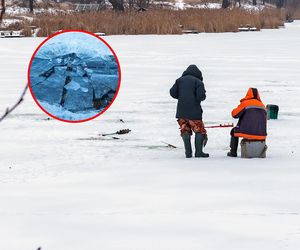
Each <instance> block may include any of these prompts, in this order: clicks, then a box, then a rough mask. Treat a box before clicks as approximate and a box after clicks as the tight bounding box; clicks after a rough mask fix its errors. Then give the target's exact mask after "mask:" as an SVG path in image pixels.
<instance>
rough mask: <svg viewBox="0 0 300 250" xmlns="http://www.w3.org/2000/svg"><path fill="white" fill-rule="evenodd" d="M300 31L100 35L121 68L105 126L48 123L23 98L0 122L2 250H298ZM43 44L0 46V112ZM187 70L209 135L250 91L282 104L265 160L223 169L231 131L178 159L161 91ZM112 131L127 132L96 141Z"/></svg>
mask: <svg viewBox="0 0 300 250" xmlns="http://www.w3.org/2000/svg"><path fill="white" fill-rule="evenodd" d="M299 31H300V22H295V23H292V24H288V25H286V29H278V30H263V31H261V32H245V33H243V32H241V33H224V34H198V35H167V36H155V35H148V36H147V35H145V36H143V35H142V36H141V35H140V36H108V37H105V39H106V40H107V42H109V43H110V44H111V45H112V47H113V48H114V49H115V51H116V53H117V54H118V56H119V59H120V62H121V66H122V84H121V89H120V92H119V95H118V97H117V99H116V100H115V102H114V104H113V105H112V106H111V107H110V109H109V110H108V111H107V112H106V113H105V114H103V115H102V116H100V117H98V118H96V119H95V120H93V121H90V122H87V123H83V124H68V123H63V122H59V121H56V120H52V119H51V120H47V119H46V118H47V116H46V115H45V114H43V112H42V111H41V110H40V109H39V108H38V107H37V106H36V105H35V103H34V101H33V100H32V98H31V96H30V95H29V94H27V96H26V99H25V102H24V103H23V104H22V105H21V106H20V107H19V108H18V109H17V110H16V111H15V112H14V113H13V114H11V115H10V116H9V117H8V119H6V120H4V121H3V122H1V124H0V126H1V130H0V138H1V157H0V189H1V193H0V201H1V206H0V221H1V224H0V235H1V249H5V250H20V249H22V250H23V249H24V250H27V249H28V250H29V249H30V250H32V249H37V248H38V246H42V249H55V250H82V249H89V250H94V249H95V250H97V249H109V250H110V249H114V250H115V249H122V250H124V249H128V250H132V249H139V250H140V249H142V250H148V249H149V250H153V249H162V250H165V249H172V250H182V249H189V250H198V249H206V250H219V249H223V250H227V249H228V250H240V249H243V250H253V249H255V250H262V249H268V250H280V249H291V250H295V249H299V248H300V223H299V222H300V210H299V207H300V198H299V196H298V193H299V191H300V184H299V174H300V169H299V166H298V165H299V164H298V162H299V160H300V155H299V149H300V129H299V128H300V111H299V107H298V102H299V95H300V87H299V77H300V58H299V46H298V44H299V42H300V32H299ZM41 41H42V39H40V38H24V39H13V38H12V39H1V40H0V75H1V76H2V77H1V82H2V84H1V85H0V91H1V98H0V110H3V111H4V110H5V108H6V106H7V105H8V104H13V103H14V101H15V100H16V98H17V97H18V95H19V94H20V93H21V91H22V88H23V87H24V85H25V82H26V70H27V65H28V61H29V58H30V56H31V54H32V53H33V51H34V49H35V48H36V46H37V45H38V44H39V43H40V42H41ZM192 63H195V64H197V65H198V66H199V68H201V69H202V71H203V75H204V79H205V85H206V89H207V100H206V101H205V102H204V103H203V109H204V122H205V124H206V125H211V124H219V123H227V122H228V123H229V122H232V121H234V120H233V119H232V118H231V117H230V112H231V109H232V108H233V107H235V106H236V105H237V104H238V101H239V99H240V98H241V97H243V96H244V94H245V93H246V91H247V89H248V87H250V86H251V87H257V88H258V89H259V91H260V94H261V97H262V100H263V101H264V103H265V104H269V103H272V104H277V105H279V107H280V110H279V119H278V120H271V121H269V122H268V133H269V136H268V140H267V145H268V147H269V148H268V151H267V158H266V159H241V158H236V159H232V158H227V157H226V156H225V154H226V152H227V150H228V143H229V131H230V129H228V128H222V129H209V131H208V137H209V140H208V144H207V148H206V149H205V151H207V152H209V153H210V155H211V157H210V158H209V159H195V158H192V159H185V158H184V157H183V155H184V154H183V148H182V142H181V138H180V137H179V131H178V125H177V124H176V120H175V118H174V116H175V108H176V101H175V100H174V99H172V98H171V97H170V96H169V93H168V91H169V88H170V87H171V85H172V84H173V83H174V81H175V79H176V78H177V77H179V76H180V75H181V73H182V71H183V70H184V69H185V68H186V67H187V66H188V65H189V64H192ZM120 119H123V120H124V122H125V123H122V122H121V121H120ZM234 122H235V121H234ZM122 128H130V129H131V130H132V132H131V133H130V134H127V135H123V136H119V137H120V138H121V139H120V140H113V139H111V138H110V137H100V136H98V134H99V133H108V132H114V131H117V130H119V129H122ZM92 138H94V140H92ZM162 141H166V142H168V143H171V144H174V145H177V146H178V147H179V148H178V149H171V148H166V147H164V144H163V143H162Z"/></svg>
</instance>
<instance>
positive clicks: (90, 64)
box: [30, 32, 119, 121]
mask: <svg viewBox="0 0 300 250" xmlns="http://www.w3.org/2000/svg"><path fill="white" fill-rule="evenodd" d="M118 83H119V72H118V64H117V61H116V58H115V57H114V55H113V54H112V52H111V50H110V49H109V48H108V47H107V45H106V44H105V43H103V42H102V41H101V40H100V39H98V38H96V37H94V36H92V35H89V34H86V33H83V32H65V33H61V34H58V35H56V36H54V37H53V38H51V39H50V40H48V41H47V42H46V43H45V44H44V45H43V46H42V47H41V48H40V49H39V50H38V52H37V53H36V55H35V57H34V59H33V61H32V64H31V68H30V86H31V89H32V92H33V94H34V96H35V98H36V99H37V101H38V102H39V104H40V105H41V106H42V107H43V108H44V109H45V110H46V111H47V112H48V113H50V114H51V115H53V116H55V117H58V118H60V119H63V120H73V121H76V120H85V119H88V118H91V117H93V116H95V114H97V113H99V112H101V111H102V110H103V109H105V108H106V107H107V105H109V104H110V103H111V101H112V100H113V98H114V96H115V94H116V91H117V88H118Z"/></svg>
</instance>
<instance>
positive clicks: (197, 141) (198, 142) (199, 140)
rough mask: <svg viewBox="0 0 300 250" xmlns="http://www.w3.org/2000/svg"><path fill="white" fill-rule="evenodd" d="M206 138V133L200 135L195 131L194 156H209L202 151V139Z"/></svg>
mask: <svg viewBox="0 0 300 250" xmlns="http://www.w3.org/2000/svg"><path fill="white" fill-rule="evenodd" d="M205 139H206V135H202V134H200V133H196V135H195V148H196V152H195V157H205V158H206V157H209V154H206V153H204V152H203V146H204V145H203V144H204V140H205Z"/></svg>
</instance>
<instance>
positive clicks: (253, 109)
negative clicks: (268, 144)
mask: <svg viewBox="0 0 300 250" xmlns="http://www.w3.org/2000/svg"><path fill="white" fill-rule="evenodd" d="M231 114H232V117H233V118H239V121H238V124H237V126H236V127H235V128H234V130H233V131H234V136H235V137H243V138H246V139H250V140H265V138H266V136H267V111H266V107H265V105H264V104H263V103H262V101H261V99H260V96H259V93H258V90H257V89H256V88H249V90H248V92H247V94H246V96H245V97H244V98H243V99H241V100H240V105H239V106H238V107H237V108H235V109H233V110H232V112H231Z"/></svg>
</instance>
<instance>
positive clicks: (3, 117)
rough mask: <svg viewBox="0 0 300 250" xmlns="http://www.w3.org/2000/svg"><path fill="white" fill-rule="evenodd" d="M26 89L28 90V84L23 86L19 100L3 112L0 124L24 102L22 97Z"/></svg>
mask: <svg viewBox="0 0 300 250" xmlns="http://www.w3.org/2000/svg"><path fill="white" fill-rule="evenodd" d="M27 89H28V84H26V86H25V88H24V90H23V92H22V94H21V96H20V98H19V99H18V101H17V102H16V103H15V104H14V105H13V106H12V107H11V108H9V107H8V108H7V109H6V111H5V112H4V114H3V115H2V116H1V117H0V122H2V121H3V120H4V119H5V118H6V116H8V115H9V114H10V113H11V112H12V111H14V109H15V108H16V107H18V106H19V105H20V104H21V102H22V101H23V100H24V96H25V94H26V91H27Z"/></svg>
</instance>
